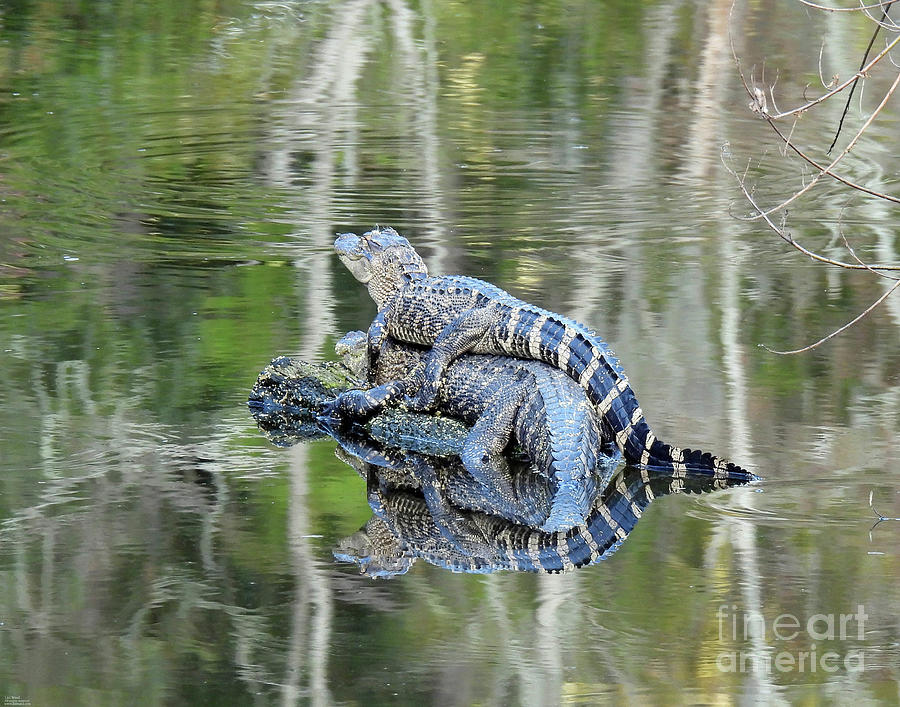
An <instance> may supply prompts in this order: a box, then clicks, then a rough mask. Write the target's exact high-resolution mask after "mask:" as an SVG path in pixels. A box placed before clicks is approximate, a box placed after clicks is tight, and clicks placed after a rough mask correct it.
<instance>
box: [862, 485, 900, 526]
mask: <svg viewBox="0 0 900 707" xmlns="http://www.w3.org/2000/svg"><path fill="white" fill-rule="evenodd" d="M874 495H875V490H874V489H870V490H869V508H871V509H872V513H874V514H875V515H876V517H877V518H878V520H876V521H875V524H874V525H873V526H872V527H871V528H869V532H870V533H871V532H872V531H873V530H875V527H876V526H877V525H878V524H879V523H881V522H882V521H885V520H900V518H892V517H890V516H885V515H881V513H879V512H878V511H877V510H876V509H875V506H874V505H873V503H872V497H873V496H874Z"/></svg>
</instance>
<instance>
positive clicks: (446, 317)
mask: <svg viewBox="0 0 900 707" xmlns="http://www.w3.org/2000/svg"><path fill="white" fill-rule="evenodd" d="M334 249H335V252H336V253H337V254H338V256H339V258H340V260H341V262H343V264H344V265H345V266H346V267H347V268H348V270H350V272H351V273H352V274H353V276H354V277H355V278H356V279H357V280H359V281H360V282H361V283H363V284H365V285H366V287H367V289H368V291H369V295H370V296H371V297H372V299H373V300H374V301H375V303H376V305H377V306H378V315H377V316H376V318H375V320H374V321H373V322H372V325H371V326H370V327H369V331H368V355H369V357H370V359H371V360H373V361H375V360H377V356H378V353H379V350H380V348H381V346H382V343H383V342H384V340H385V338H386V337H387V336H390V337H393V338H394V339H397V340H400V341H404V342H407V343H410V344H418V345H421V346H429V347H431V350H430V352H429V353H428V355H427V357H426V360H425V365H424V372H423V378H422V384H421V386H420V388H419V390H418V391H417V392H415V393H414V394H413V395H410V396H408V397H407V403H408V405H409V407H410V409H413V410H429V409H432V407H433V406H434V404H435V401H436V400H437V398H438V394H439V392H440V387H441V385H442V384H443V382H444V379H445V376H446V371H447V367H448V366H449V364H450V363H451V362H452V361H454V360H455V359H456V358H457V357H459V356H460V355H462V354H464V353H475V354H493V355H506V356H514V357H518V358H522V359H530V360H534V361H540V362H543V363H546V364H550V365H551V366H553V367H555V368H558V369H559V370H561V371H563V372H564V373H565V374H566V375H567V376H569V377H570V378H571V379H572V380H574V381H576V382H577V383H578V384H579V385H580V386H581V387H582V388H583V389H584V391H585V393H586V394H587V398H588V400H589V401H590V403H591V405H592V406H593V407H594V410H595V411H596V413H597V415H598V417H599V419H600V422H601V435H602V438H603V440H604V441H606V442H612V443H614V444H615V446H616V447H617V448H618V449H619V450H620V451H621V453H622V454H623V456H624V457H625V459H626V460H627V461H629V462H632V463H636V464H641V465H643V466H645V467H648V468H652V469H656V470H660V471H665V472H670V473H675V474H679V473H680V474H683V473H687V472H705V473H710V474H714V475H718V476H720V477H722V476H727V475H729V474H745V475H749V472H747V471H746V470H744V469H743V468H741V467H740V466H738V465H736V464H734V463H733V462H730V461H727V460H725V459H722V458H720V457H716V456H713V455H711V454H709V453H707V452H703V451H701V450H691V449H680V448H678V447H675V446H672V445H669V444H666V443H664V442H662V441H661V440H659V439H657V437H656V436H655V435H654V434H653V432H652V430H651V429H650V426H649V425H648V424H647V421H646V420H645V418H644V414H643V412H642V411H641V408H640V406H639V404H638V401H637V397H636V396H635V393H634V391H633V390H632V388H631V385H630V383H629V382H628V378H627V376H626V375H625V371H624V370H623V368H622V366H621V364H620V363H619V361H618V359H617V358H616V357H615V355H614V354H613V352H612V351H611V350H610V348H609V347H608V346H607V345H606V343H605V342H604V341H603V340H602V339H601V338H600V337H599V336H598V335H597V334H596V333H594V332H593V331H591V330H589V329H588V328H587V327H585V326H584V325H582V324H580V323H578V322H576V321H574V320H572V319H568V318H566V317H563V316H561V315H558V314H555V313H553V312H550V311H548V310H546V309H542V308H540V307H537V306H535V305H532V304H528V303H527V302H524V301H522V300H520V299H517V298H515V297H514V296H512V295H510V294H509V293H507V292H505V291H504V290H502V289H500V288H499V287H497V286H495V285H492V284H490V283H488V282H484V281H483V280H478V279H475V278H471V277H466V276H461V275H445V276H429V275H428V270H427V268H426V266H425V263H424V261H423V260H422V258H421V257H420V256H419V255H418V253H416V251H415V250H414V249H413V247H412V246H411V245H410V243H409V241H408V240H407V239H406V238H404V237H402V236H401V235H400V234H398V233H397V231H395V230H394V229H392V228H375V229H374V230H372V231H369V232H367V233H364V234H363V235H362V236H357V235H356V234H353V233H344V234H341V235H339V236H338V238H337V239H336V240H335V243H334ZM379 404H380V402H379V400H378V399H377V398H376V397H373V396H366V395H365V394H364V393H360V392H358V391H349V392H347V393H343V394H341V395H340V396H338V398H337V400H336V401H335V403H334V405H333V406H331V407H332V409H333V411H335V412H336V413H338V414H341V413H348V412H349V413H352V414H354V415H366V414H369V413H370V412H371V410H373V409H377V407H378V406H379Z"/></svg>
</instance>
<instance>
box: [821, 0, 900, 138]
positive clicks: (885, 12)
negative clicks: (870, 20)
mask: <svg viewBox="0 0 900 707" xmlns="http://www.w3.org/2000/svg"><path fill="white" fill-rule="evenodd" d="M889 9H890V5H886V6H885V7H884V9H883V10H882V11H881V21H882V22H884V18H885V17H887V16H888V10H889ZM880 29H881V22H879V23H878V24H876V25H875V31H874V32H872V38H871V39H870V40H869V45H868V46H867V47H866V51H865V53H864V54H863V58H862V61H861V62H859V70H860V71H862V69H863V67H864V66H865V65H866V59H868V58H869V52H871V51H872V45H874V44H875V38H876V37H877V36H878V30H880ZM858 84H859V79H856V80H854V81H853V85H852V86H851V87H850V94H849V95H848V96H847V102H846V103H845V104H844V112H843V113H841V119H840V121H838V127H837V131H835V133H834V140H832V141H831V145H830V146H829V147H828V150H827V151H826V152H825V154H826V155H830V154H831V151H832V150H833V149H834V146H835V145H836V144H837V141H838V137H840V134H841V130H842V129H843V127H844V118H846V117H847V111H849V110H850V101H852V100H853V93H854V91H856V86H857V85H858Z"/></svg>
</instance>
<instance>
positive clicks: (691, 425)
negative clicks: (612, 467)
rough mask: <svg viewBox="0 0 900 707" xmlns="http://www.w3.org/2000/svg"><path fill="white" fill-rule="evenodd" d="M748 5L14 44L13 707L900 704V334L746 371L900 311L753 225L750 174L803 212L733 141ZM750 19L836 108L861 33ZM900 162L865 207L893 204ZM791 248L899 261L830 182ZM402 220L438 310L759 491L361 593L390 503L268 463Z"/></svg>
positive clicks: (775, 177)
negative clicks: (607, 552) (353, 542)
mask: <svg viewBox="0 0 900 707" xmlns="http://www.w3.org/2000/svg"><path fill="white" fill-rule="evenodd" d="M729 8H730V3H729V2H724V3H723V2H714V1H711V2H695V3H685V2H649V3H632V2H608V3H592V2H544V3H531V4H527V5H524V6H523V5H520V4H519V3H512V2H500V3H493V4H483V3H474V2H447V3H433V2H429V1H428V0H423V1H422V2H419V3H408V2H406V1H405V0H392V1H389V2H374V0H356V1H350V0H348V1H347V2H325V1H322V2H309V3H306V2H304V3H293V2H284V3H269V2H256V3H253V2H239V1H238V0H224V1H223V2H218V3H206V2H175V1H174V0H163V1H162V2H157V3H126V2H111V3H101V4H90V3H87V4H85V3H81V4H77V3H76V4H71V3H59V4H56V3H36V2H20V3H13V4H8V5H7V6H5V7H3V9H2V10H0V375H2V378H3V381H4V385H3V386H2V389H0V697H2V698H3V700H5V701H4V702H3V704H30V705H60V704H85V705H98V704H111V705H112V704H116V705H118V704H274V703H283V704H295V703H297V704H307V703H313V704H331V703H366V704H378V703H408V704H423V703H425V704H427V703H432V704H459V705H468V704H475V703H477V704H517V703H522V704H534V705H542V704H550V705H552V704H558V703H578V704H593V703H598V702H607V701H608V702H616V703H622V702H626V703H631V704H647V703H664V702H672V703H691V704H694V703H704V704H705V703H718V704H722V703H725V704H730V703H751V702H754V701H761V702H768V703H795V702H801V701H806V702H809V703H816V702H830V703H837V704H843V703H848V702H851V701H853V702H856V703H859V704H870V703H876V702H880V703H895V704H896V703H897V702H898V701H900V687H898V684H900V682H898V679H900V643H898V641H900V638H898V637H900V625H898V616H900V592H898V582H900V563H898V554H897V546H898V537H900V523H898V522H896V521H885V522H883V523H880V524H879V525H878V526H877V527H874V528H873V527H872V525H873V522H874V521H875V517H874V514H873V511H872V510H871V509H870V508H869V494H870V492H872V493H874V504H875V506H876V507H877V508H878V510H879V511H880V512H881V513H882V514H884V515H887V516H900V479H898V474H897V466H896V465H897V459H898V458H900V453H898V452H900V449H898V439H900V437H898V429H900V355H898V351H900V347H898V343H900V342H898V332H900V300H893V301H892V300H888V302H887V303H886V305H885V306H884V307H882V308H880V309H879V310H878V311H877V312H876V313H875V314H874V315H873V316H871V317H869V318H868V319H866V320H864V321H863V322H862V323H861V324H860V325H859V326H857V327H855V328H854V329H852V330H850V331H848V332H847V333H845V334H844V335H842V336H841V337H839V338H837V339H836V340H834V341H833V342H831V343H830V344H828V345H827V346H824V347H822V348H820V349H818V350H816V351H814V352H812V353H809V354H806V355H804V356H801V357H777V356H774V355H772V354H770V353H767V352H766V351H764V350H763V349H760V348H759V347H758V344H761V343H763V344H767V345H770V346H773V347H776V348H792V347H795V346H799V345H803V344H806V343H810V342H812V341H814V340H816V339H817V338H819V337H820V336H822V335H824V334H825V333H827V332H828V331H830V330H831V329H832V328H834V327H836V326H838V325H840V324H842V323H844V322H845V321H847V320H848V319H850V318H852V317H854V316H855V315H856V314H858V313H859V312H860V311H861V310H862V309H864V308H865V307H866V306H867V305H868V304H869V303H870V302H872V301H873V300H874V299H876V298H877V297H878V296H879V295H880V294H881V293H883V292H884V290H885V288H886V287H888V286H889V285H890V283H889V282H887V281H881V280H878V279H876V278H873V277H871V276H870V275H869V274H868V273H856V274H848V273H846V272H839V271H836V270H826V269H824V268H822V267H820V266H817V265H815V264H812V263H810V262H808V261H806V260H804V259H802V258H801V257H800V256H799V255H798V254H796V253H793V252H789V251H788V250H787V247H786V246H785V245H784V244H783V243H781V242H780V241H778V240H777V239H776V238H775V237H774V236H773V235H772V234H770V233H768V232H766V231H764V230H763V229H761V228H760V227H758V226H757V225H756V224H753V223H748V222H744V221H741V220H739V219H738V218H736V216H739V215H742V214H743V213H745V211H746V208H745V206H744V204H742V203H741V195H740V192H739V190H738V188H737V186H736V184H735V182H734V180H733V179H732V178H731V177H730V176H729V175H728V173H727V172H726V171H725V169H724V167H723V165H722V160H721V154H722V147H723V145H725V144H726V143H727V149H726V153H727V156H726V159H733V161H734V163H735V164H737V165H739V166H740V168H741V169H743V167H744V165H745V164H746V161H747V160H748V158H751V157H753V158H762V163H761V164H759V165H757V164H756V162H754V164H753V174H754V178H755V179H757V178H758V181H759V192H758V193H759V195H760V196H761V197H764V198H769V197H772V198H774V197H775V195H778V194H786V193H787V192H789V190H791V189H793V188H794V187H795V186H796V185H798V184H800V183H801V179H802V173H801V170H800V167H799V165H798V164H796V162H793V161H790V160H785V159H782V158H781V157H780V156H779V154H778V152H777V149H775V148H773V147H771V146H769V147H766V146H765V144H764V142H763V141H764V139H765V137H766V132H765V130H764V129H763V128H764V126H762V125H760V124H759V122H758V121H757V120H755V119H753V117H752V116H751V115H750V113H749V112H748V110H747V99H746V97H745V95H744V94H743V89H742V88H741V86H740V84H739V82H738V79H737V77H736V74H735V71H734V66H733V63H732V60H731V56H730V50H729V43H728V35H727V32H728V23H729V15H728V13H729ZM731 22H732V25H733V26H736V27H737V32H736V33H735V42H736V46H737V49H738V51H739V52H740V53H741V54H742V55H743V56H745V57H746V65H747V66H749V65H751V64H753V63H756V64H757V65H758V66H761V64H762V60H763V58H766V61H767V63H768V65H769V66H772V65H775V66H779V67H782V71H781V74H780V78H779V87H780V88H781V90H783V91H784V92H785V93H784V95H785V99H784V100H785V102H790V100H791V97H793V98H795V99H797V100H799V98H798V97H799V96H801V95H802V92H803V90H804V86H805V85H806V84H807V83H808V82H811V81H815V80H817V76H816V73H817V68H816V67H817V61H818V53H819V49H820V46H821V42H822V40H823V39H825V40H826V43H825V47H826V49H825V51H824V52H823V60H822V61H823V64H824V65H825V66H824V67H823V71H824V73H825V74H826V75H829V76H830V75H831V74H833V73H840V74H841V75H843V76H847V75H848V74H850V73H852V71H853V70H854V69H853V67H854V64H856V63H857V62H858V61H859V57H860V55H861V52H862V51H863V49H864V47H865V45H866V42H867V41H868V35H869V29H868V28H867V27H866V26H865V25H854V24H852V23H847V22H846V20H844V19H841V18H839V17H837V16H834V17H832V16H829V17H819V16H815V15H808V14H807V13H805V12H803V11H801V10H800V9H799V7H798V6H796V5H794V4H793V3H791V2H789V1H788V0H781V1H780V2H778V3H774V4H772V3H769V4H766V5H764V6H759V5H751V6H749V7H747V6H744V5H741V4H739V5H738V6H737V8H736V10H735V14H734V16H733V17H732V18H731ZM801 37H809V38H810V43H809V46H805V45H804V44H803V43H802V42H800V41H798V38H801ZM879 82H883V79H882V78H879V77H877V76H875V77H873V78H872V80H871V82H870V84H869V87H868V88H867V91H869V93H868V94H867V96H868V97H866V98H864V108H865V105H866V104H865V101H872V100H875V98H876V94H877V91H878V89H879V87H882V88H883V86H882V84H881V83H879ZM839 111H840V106H830V107H828V106H826V107H824V109H823V111H822V112H821V113H820V114H819V115H818V116H816V115H810V116H808V119H805V120H804V121H803V122H802V123H801V124H800V126H798V128H797V131H798V132H797V135H798V136H799V137H800V138H801V139H810V138H814V137H815V136H816V135H817V134H820V133H821V132H822V131H828V130H831V129H833V125H834V121H835V120H836V117H837V115H838V114H839ZM859 120H860V112H859V108H858V106H857V107H856V108H855V109H854V110H853V111H851V121H855V122H854V125H855V126H856V127H858V125H859ZM898 128H900V123H898V120H897V114H896V112H894V113H892V114H889V115H887V116H886V117H885V120H884V121H883V122H882V123H880V124H879V126H878V127H877V129H876V130H875V131H873V133H872V134H871V137H870V139H868V140H866V141H865V142H864V143H863V144H861V145H860V148H859V151H858V156H857V157H856V158H855V161H854V162H853V163H852V164H851V165H848V166H847V170H848V171H849V173H850V174H851V176H853V177H854V178H855V179H859V180H866V181H867V183H869V184H873V185H874V186H876V187H878V188H883V189H888V190H890V189H893V191H894V192H896V190H897V175H898V169H900V159H898V154H900V153H898V150H897V149H896V145H897V142H896V140H897V135H898ZM790 218H791V221H790V227H791V228H792V232H793V233H794V235H795V236H796V237H797V238H800V239H803V240H804V241H806V242H808V243H809V244H810V245H812V246H814V247H816V248H818V249H820V250H822V251H825V252H828V253H832V254H842V243H841V240H840V231H841V229H842V228H843V231H844V232H845V233H846V234H847V235H848V237H850V238H851V239H852V240H853V242H854V244H855V246H856V247H857V249H858V252H860V253H861V254H863V255H865V256H866V257H870V258H872V259H878V260H881V261H895V262H896V261H897V260H898V259H900V254H898V252H897V251H898V241H897V237H896V222H897V218H896V211H893V212H891V210H890V209H889V208H887V207H885V206H884V205H877V204H876V205H873V204H871V203H868V202H864V201H862V200H860V199H857V200H854V201H851V202H850V203H849V204H848V202H847V195H843V194H841V192H840V190H839V189H837V188H836V187H834V186H833V185H826V186H825V187H823V188H821V189H819V190H818V191H816V192H814V194H813V196H812V198H809V199H807V200H805V201H803V202H800V203H799V204H797V205H796V206H795V207H794V209H793V210H792V211H791V216H790ZM376 223H380V224H390V225H393V226H395V227H396V228H398V229H399V230H400V231H401V232H402V233H404V234H405V235H407V236H408V237H409V238H410V239H411V240H412V241H413V242H414V243H415V244H416V245H417V246H419V248H420V250H421V252H422V253H423V255H424V256H425V257H426V259H427V261H428V264H429V266H430V267H431V269H432V270H433V271H434V272H440V273H457V272H459V273H466V274H471V275H475V276H478V277H482V278H484V279H488V280H491V281H493V282H495V283H497V284H498V285H500V286H502V287H504V288H506V289H508V290H511V291H512V292H514V293H515V294H517V295H520V296H522V297H524V298H526V299H529V300H531V301H533V302H535V303H537V304H541V305H543V306H545V307H548V308H550V309H554V310H557V311H561V312H564V313H566V314H567V315H570V316H572V317H575V318H578V319H581V320H583V321H585V322H586V323H587V324H589V325H590V326H591V327H593V328H595V329H596V330H597V331H598V332H600V333H601V335H602V336H603V337H604V338H606V339H607V340H608V341H609V342H610V343H611V345H612V346H613V348H614V349H615V350H616V352H617V353H618V355H619V356H620V357H621V359H622V361H623V364H624V365H625V367H626V369H627V371H628V372H629V375H630V378H631V381H632V384H633V385H634V388H635V390H636V391H637V394H638V396H639V398H640V400H641V403H642V407H643V410H644V412H645V413H646V415H647V417H648V419H649V420H650V422H651V424H652V425H653V426H654V428H656V431H657V432H658V433H659V435H660V436H661V437H662V438H663V439H668V440H671V441H673V442H676V443H678V444H681V445H684V446H700V447H702V448H704V449H709V450H710V451H713V452H716V453H719V454H723V455H726V456H728V457H730V458H733V459H734V460H736V461H738V462H739V463H741V464H743V465H745V466H747V467H748V468H751V469H753V470H754V471H756V472H757V473H759V474H761V475H762V476H764V477H765V481H764V482H763V483H762V484H760V485H756V486H753V487H748V488H737V489H730V490H727V491H721V492H717V493H711V494H705V495H703V496H688V495H671V496H667V497H665V498H662V499H659V500H658V501H657V502H655V503H654V504H653V505H652V507H650V508H649V509H648V510H647V512H646V513H645V515H644V518H643V520H642V521H641V523H640V525H639V526H638V527H637V528H636V529H635V531H634V533H633V534H632V535H631V537H630V538H629V539H628V541H627V542H626V543H625V544H624V545H623V546H622V548H621V549H620V550H619V551H618V552H617V553H616V554H615V555H613V556H612V557H611V559H609V560H607V561H605V562H603V563H601V564H599V565H597V566H594V567H590V568H587V569H584V570H580V571H577V572H573V573H571V574H567V575H563V576H535V575H526V574H510V573H500V574H496V575H490V576H472V575H460V574H453V573H450V572H447V571H444V570H441V569H439V568H437V567H434V566H431V565H427V564H425V563H422V562H420V563H418V564H416V565H415V566H414V567H413V568H412V569H411V570H410V571H409V572H408V573H407V574H406V575H404V576H401V577H397V578H395V579H392V580H384V581H374V580H371V579H369V578H367V577H363V576H360V575H359V574H358V570H357V568H356V567H355V566H353V565H346V564H341V563H338V562H336V561H335V560H334V557H333V555H332V551H333V549H334V548H335V547H336V546H337V545H338V544H339V543H340V542H341V540H342V539H344V538H346V537H348V536H350V535H351V534H352V533H354V532H355V531H356V530H358V529H359V528H360V527H361V526H362V525H363V524H365V522H366V521H367V520H368V518H369V517H370V515H371V511H370V509H369V507H368V505H367V503H366V498H365V482H364V481H363V480H362V479H361V478H360V477H359V476H357V475H356V474H355V473H354V471H353V470H352V469H351V468H350V467H348V466H347V465H345V464H343V463H342V462H341V461H339V460H338V459H336V458H335V456H334V446H335V445H334V442H328V441H318V442H314V443H311V444H308V445H300V446H296V447H293V448H291V449H279V448H276V447H274V446H272V445H271V444H270V443H269V442H267V441H266V440H265V439H264V438H263V437H262V436H261V435H260V434H259V432H258V430H257V429H256V426H255V424H254V423H253V421H252V419H251V418H250V416H249V414H248V413H247V410H246V407H245V401H246V397H247V392H248V390H249V388H250V386H251V385H252V383H253V381H254V380H255V378H256V375H257V373H258V372H259V370H260V369H261V368H262V367H263V366H264V365H265V364H266V363H267V362H268V361H269V359H270V358H272V357H273V356H274V355H275V354H279V353H283V354H293V355H300V356H303V357H304V358H307V359H312V360H323V359H327V358H333V356H334V355H333V345H334V342H335V341H336V339H337V338H338V337H339V336H340V335H341V334H342V333H343V332H345V331H347V330H348V329H354V328H365V326H366V325H367V323H368V321H369V320H370V319H371V316H372V315H373V314H374V307H373V305H372V304H371V303H370V301H369V300H368V297H367V295H366V293H365V292H364V290H363V289H362V288H361V287H359V286H358V285H357V284H356V283H355V282H354V281H353V280H352V278H351V277H350V275H349V274H348V273H346V272H345V271H344V270H343V268H342V267H341V266H340V265H339V263H338V262H337V260H336V258H335V257H334V256H333V255H332V253H331V248H330V244H331V241H332V239H333V236H334V233H335V232H338V231H342V230H356V231H359V230H365V229H367V228H369V227H371V226H372V225H374V224H376ZM842 257H846V255H845V254H843V255H842ZM841 614H845V615H850V614H853V616H847V618H846V619H845V620H844V623H843V627H844V629H845V630H844V631H843V632H841V630H840V629H841V622H840V615H841ZM779 617H781V619H780V623H778V622H779ZM748 618H749V620H748ZM745 620H746V623H747V629H746V630H745ZM832 620H833V626H832V624H831V623H830V622H831V621H832ZM795 624H796V626H795ZM832 629H833V630H832ZM779 656H781V657H780V660H781V662H780V663H778V662H777V661H778V660H779ZM742 659H743V662H741V661H742ZM766 661H768V663H769V665H770V666H771V667H770V668H769V669H766V668H765V665H766ZM801 661H802V662H801ZM813 665H814V666H815V668H816V669H815V670H813V669H812V666H813ZM779 666H780V667H779ZM17 700H20V701H17Z"/></svg>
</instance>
